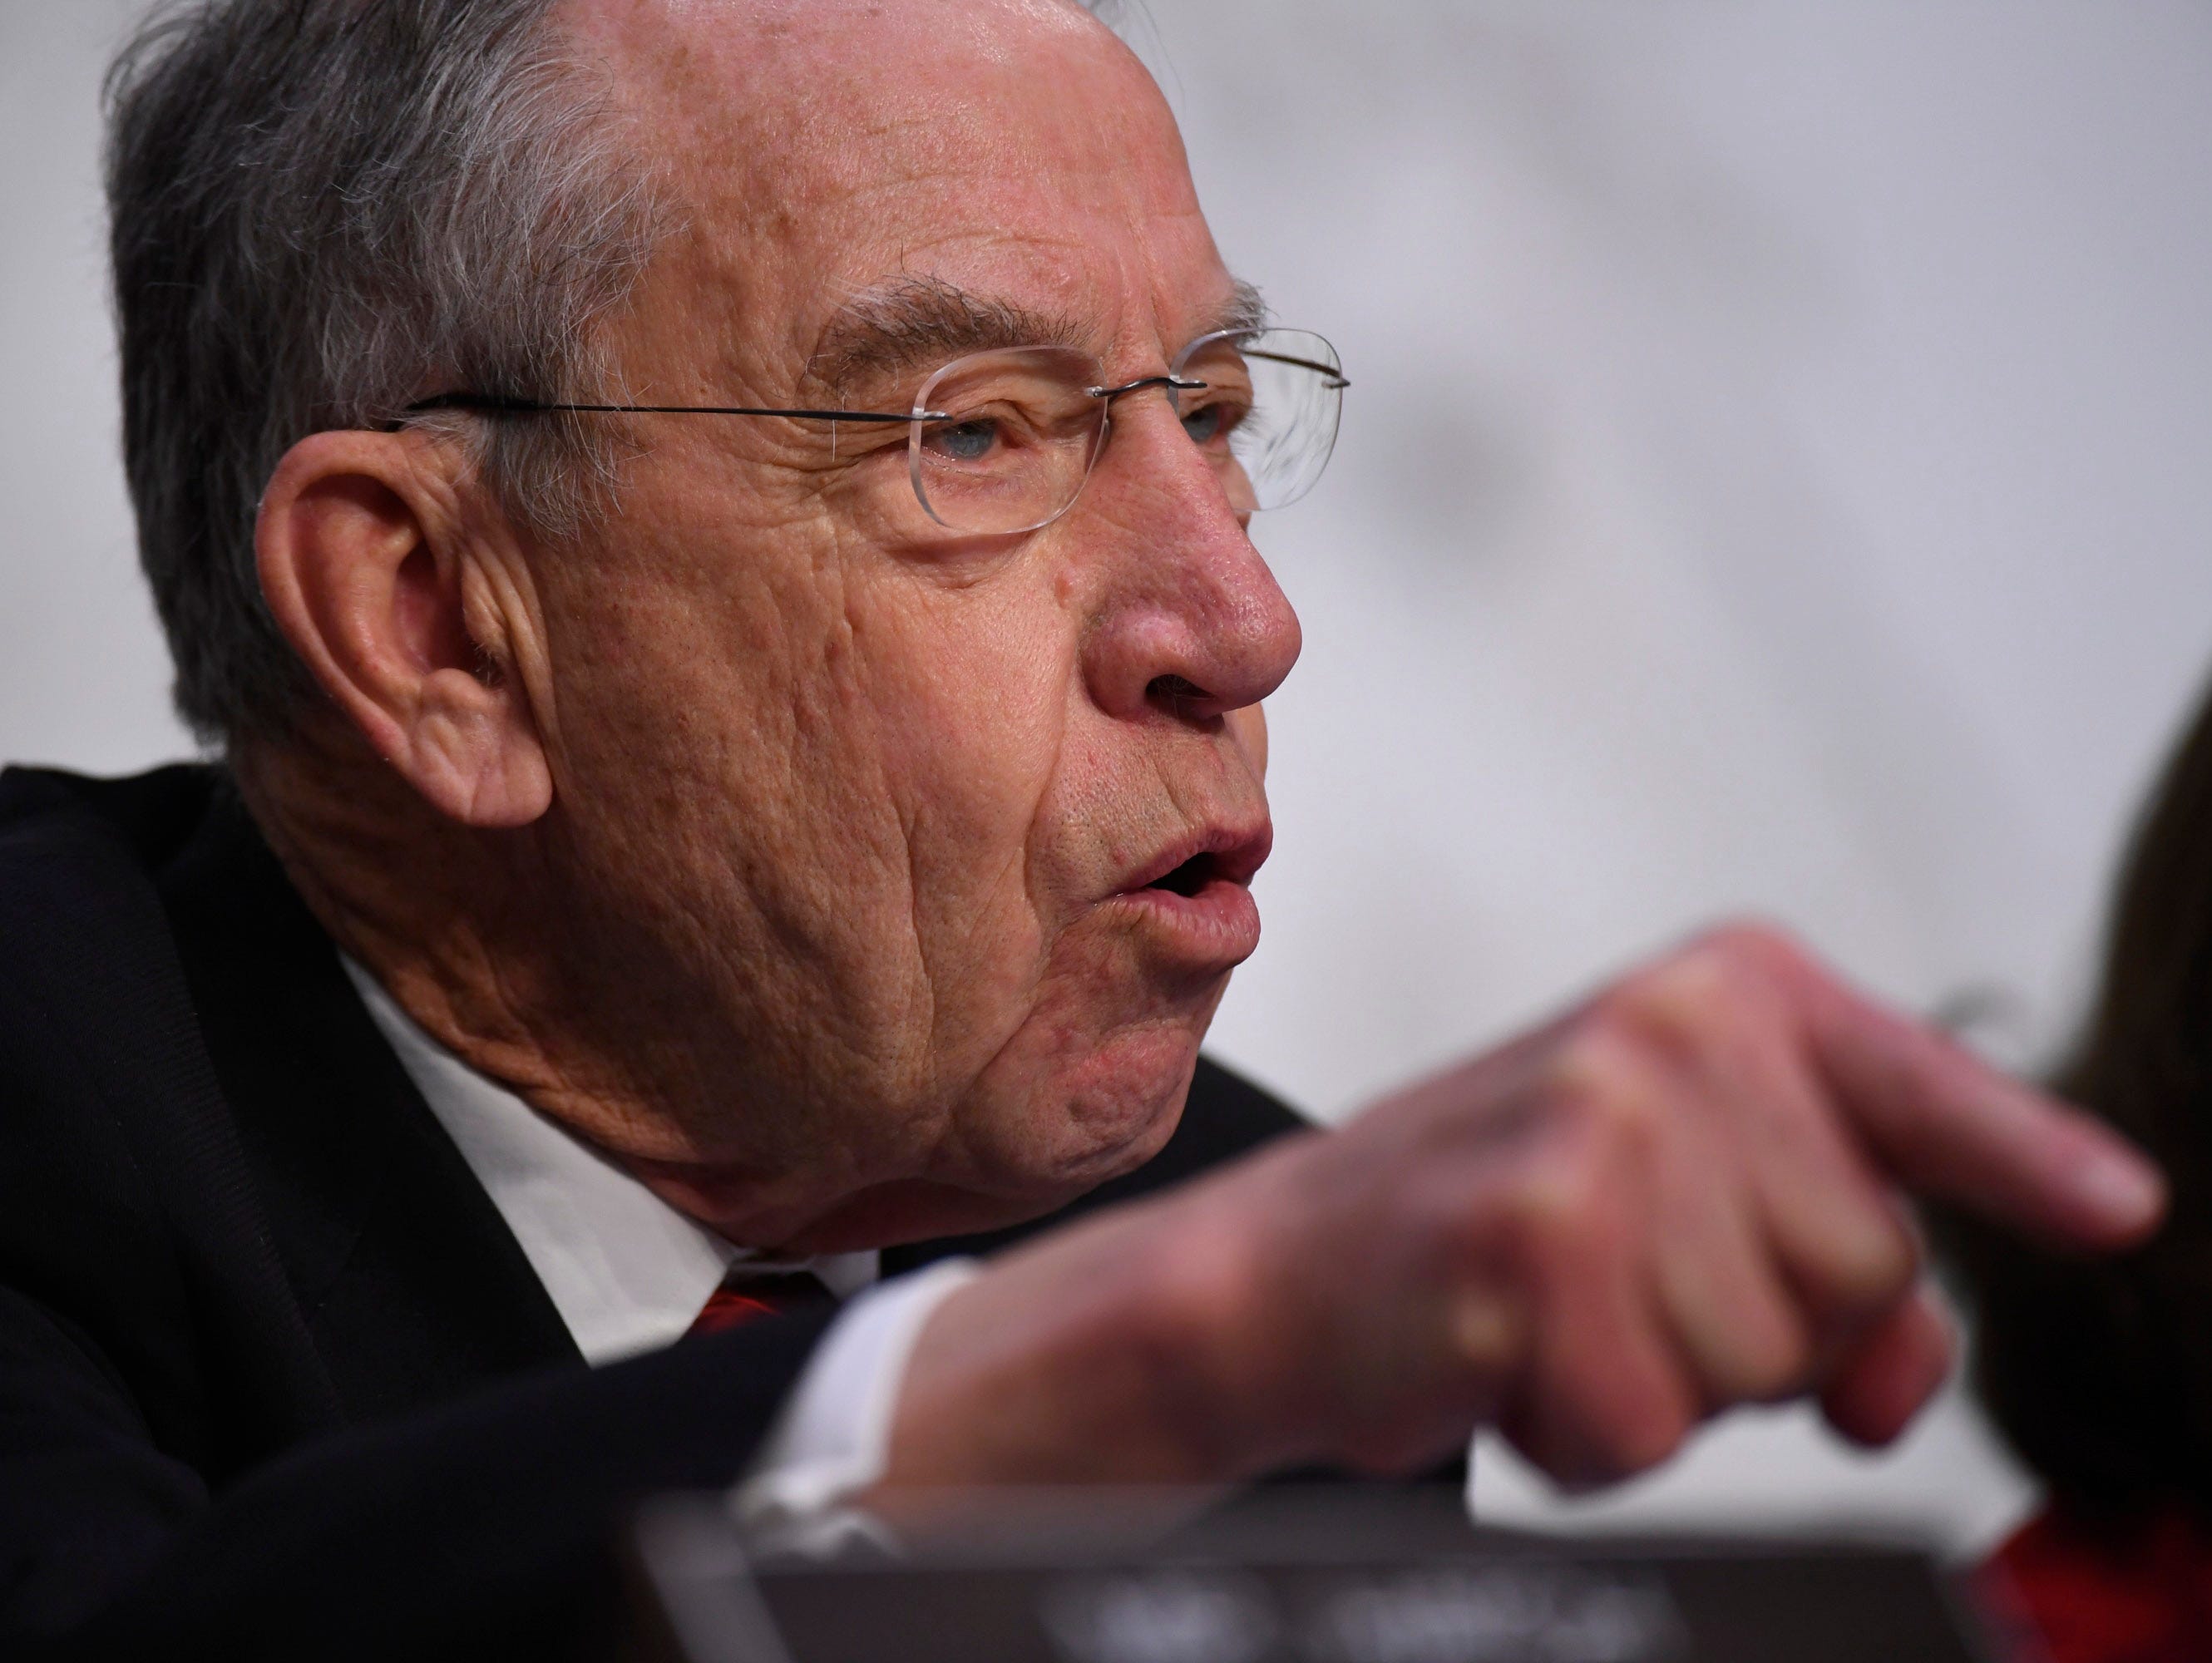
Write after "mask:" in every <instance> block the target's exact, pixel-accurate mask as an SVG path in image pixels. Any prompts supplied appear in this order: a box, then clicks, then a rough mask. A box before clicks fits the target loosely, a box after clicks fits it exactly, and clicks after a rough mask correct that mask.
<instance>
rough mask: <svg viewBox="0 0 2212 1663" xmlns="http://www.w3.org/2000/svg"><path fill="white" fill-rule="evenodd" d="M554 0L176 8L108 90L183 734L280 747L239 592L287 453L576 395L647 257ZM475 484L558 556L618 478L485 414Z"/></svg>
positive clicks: (278, 680)
mask: <svg viewBox="0 0 2212 1663" xmlns="http://www.w3.org/2000/svg"><path fill="white" fill-rule="evenodd" d="M553 3H554V0H197V3H192V4H190V5H189V6H186V7H184V8H183V9H176V8H172V9H167V11H165V12H164V13H162V14H161V15H157V16H156V17H155V19H153V20H151V21H149V22H148V23H147V24H146V25H145V26H144V27H142V28H141V30H140V31H139V32H138V33H137V36H136V37H135V38H134V39H133V40H132V41H131V44H130V45H129V46H127V47H126V48H125V50H124V52H123V53H122V54H121V56H120V57H119V58H118V59H117V61H116V64H115V65H114V67H113V69H112V70H110V72H109V76H108V82H107V107H108V121H109V128H108V149H107V194H108V205H109V210H110V213H111V215H112V225H113V230H112V252H113V258H114V275H115V302H116V310H117V314H118V330H119V332H120V337H121V349H122V380H123V423H124V460H125V470H126V472H127V474H128V476H129V481H130V487H131V499H132V502H133V504H134V506H135V507H136V509H137V519H138V537H139V557H140V560H141V561H142V563H143V566H144V567H145V571H146V575H147V578H148V580H149V582H150V583H151V585H152V586H153V591H154V599H155V607H156V609H157V610H158V611H159V613H160V615H161V625H162V628H163V629H164V631H165V632H166V633H167V637H168V641H169V649H170V652H171V654H172V656H173V659H174V660H175V664H176V685H175V696H176V703H177V708H178V710H179V713H181V714H182V715H183V716H184V718H185V720H186V721H187V722H189V723H190V724H191V725H192V727H193V728H194V730H195V731H197V733H198V734H199V735H200V736H201V737H202V739H203V740H204V741H206V742H209V743H214V742H216V741H220V740H228V741H230V742H232V743H236V742H237V741H239V740H240V739H243V738H248V737H281V736H283V734H284V733H285V732H287V731H289V730H290V728H291V726H292V725H293V724H294V722H295V720H296V718H297V716H298V714H299V713H300V711H301V701H302V700H303V699H305V698H307V697H310V696H312V694H313V683H312V681H311V679H310V678H309V677H308V676H307V672H306V671H305V670H304V668H303V667H302V666H301V664H300V662H299V660H298V659H296V658H295V656H294V654H293V653H292V652H291V650H290V648H289V646H287V645H286V643H285V641H284V640H283V636H282V635H281V634H279V632H278V631H277V629H276V625H275V622H274V621H273V620H272V619H271V618H270V614H269V611H268V608H267V606H266V604H264V601H263V599H262V596H261V587H260V582H259V579H258V574H257V573H256V569H255V563H254V550H253V527H254V519H255V515H256V513H257V511H258V503H259V500H260V496H261V493H262V490H263V489H264V486H265V485H266V483H267V482H268V479H269V476H270V473H271V472H272V471H273V470H274V469H275V467H276V463H277V461H278V460H279V459H280V458H282V457H283V453H284V452H285V451H286V450H288V449H289V447H290V446H292V445H294V444H295V443H296V442H297V441H298V440H301V438H303V437H305V436H306V435H307V434H311V433H314V432H317V431H319V430H322V429H325V428H374V427H379V426H383V425H386V424H389V423H391V422H395V421H397V420H398V419H399V417H400V416H401V415H402V413H403V412H404V410H406V408H407V406H408V405H409V404H410V403H412V402H414V401H415V400H416V399H419V398H423V397H425V396H426V395H428V394H430V393H433V392H436V391H444V390H447V389H448V388H451V387H453V386H464V385H465V386H466V387H468V388H470V389H471V390H475V391H493V392H499V393H504V394H507V395H510V396H514V397H519V398H537V399H542V400H547V401H560V400H574V399H575V398H579V397H580V396H584V395H586V392H587V389H589V388H590V387H591V386H592V385H593V384H595V383H596V382H597V381H598V380H599V377H600V375H601V373H603V371H604V368H605V367H604V366H603V365H602V364H601V363H599V361H598V360H597V358H596V356H595V355H594V353H593V350H592V340H593V335H594V331H593V325H594V324H595V323H596V322H597V321H598V320H599V319H600V318H601V317H603V316H604V315H605V313H607V312H609V311H610V310H611V308H613V307H616V306H617V305H619V304H620V302H621V301H622V300H623V298H624V297H625V296H626V295H627V294H629V291H630V288H631V287H632V285H633V284H634V283H635V280H636V277H637V276H638V274H639V272H640V271H641V270H642V269H643V266H644V264H645V261H646V259H647V256H648V255H649V253H650V252H651V248H652V246H653V234H654V230H655V224H656V207H655V194H654V191H653V181H652V180H651V179H650V178H649V177H648V176H647V174H646V173H643V172H642V171H641V167H640V164H639V161H638V159H637V158H636V157H635V155H633V154H632V153H631V152H630V150H629V148H628V147H627V146H625V145H624V144H623V143H622V136H621V133H620V131H619V129H618V126H617V124H616V122H615V121H614V119H613V112H612V110H611V100H610V99H609V97H608V96H607V94H606V91H605V88H604V87H603V86H600V85H599V84H597V83H595V82H593V80H592V77H591V76H589V75H587V74H586V73H585V71H584V70H583V69H582V68H581V66H580V65H579V64H577V63H576V62H575V60H574V58H572V57H570V56H568V55H567V53H566V50H565V46H564V43H563V42H562V41H561V40H560V39H558V37H557V34H556V31H555V30H554V28H553V27H552V26H551V25H550V22H549V16H548V15H549V14H550V11H551V10H552V9H553ZM439 419H441V420H442V421H445V422H449V423H452V424H453V425H454V426H455V427H456V428H458V429H459V430H460V431H461V432H463V433H464V434H468V435H471V442H473V443H475V444H476V445H477V446H478V449H477V456H476V461H477V466H478V468H479V469H480V470H481V472H482V474H483V477H484V478H485V479H486V481H487V483H489V485H490V486H491V487H492V488H493V489H495V490H496V491H497V492H498V493H499V494H500V495H501V499H502V501H504V503H505V504H506V505H507V507H508V508H509V510H510V511H511V512H513V513H515V514H516V515H517V517H518V519H520V520H521V521H522V522H523V523H525V524H526V525H530V526H532V528H534V529H536V530H538V531H540V532H542V533H544V534H548V535H560V534H562V532H563V531H569V530H573V529H574V527H575V526H576V525H578V524H580V523H581V522H582V521H583V519H585V518H586V517H587V516H588V515H589V514H590V513H592V512H593V511H594V510H595V509H596V508H597V507H600V506H602V505H603V503H604V501H605V487H607V486H608V485H609V484H611V470H612V468H613V465H614V461H615V458H613V457H612V455H611V454H610V453H609V452H606V451H605V449H603V448H602V447H601V446H600V443H599V440H598V439H597V438H596V437H595V436H594V435H593V434H591V433H590V432H588V431H587V430H586V428H583V427H582V426H581V425H580V424H579V423H577V422H575V421H574V418H571V417H552V416H547V417H540V418H534V419H532V420H530V421H527V422H491V423H485V422H473V421H471V420H469V419H468V418H464V417H456V416H447V417H443V418H439Z"/></svg>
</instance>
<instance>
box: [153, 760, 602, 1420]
mask: <svg viewBox="0 0 2212 1663" xmlns="http://www.w3.org/2000/svg"><path fill="white" fill-rule="evenodd" d="M160 883H161V895H162V900H163V903H164V905H165V906H166V907H167V910H168V913H169V917H170V920H171V925H172V927H173V930H174V932H175V934H176V940H177V946H178V951H179V956H180V957H181V959H182V960H183V962H184V967H185V980H186V982H187V985H188V986H190V988H191V996H192V1000H193V1003H194V1004H195V1006H196V1007H197V1013H198V1016H199V1018H200V1025H201V1029H202V1031H203V1033H204V1035H205V1036H206V1041H207V1047H208V1051H209V1054H210V1057H211V1058H212V1059H213V1060H214V1064H215V1070H216V1077H217V1078H218V1079H219V1080H220V1082H221V1083H222V1090H223V1095H224V1096H225V1097H226V1098H227V1099H228V1101H229V1102H230V1105H231V1107H232V1109H233V1111H234V1114H235V1115H236V1118H237V1123H238V1126H239V1132H240V1141H241V1143H242V1144H243V1145H244V1148H245V1151H246V1162H247V1164H248V1167H249V1168H250V1169H251V1170H252V1173H253V1174H254V1177H255V1179H256V1180H257V1182H258V1187H259V1188H260V1189H261V1191H262V1193H263V1195H264V1199H265V1203H266V1206H267V1210H268V1213H269V1217H270V1229H271V1232H272V1234H273V1235H274V1237H275V1240H276V1248H277V1252H278V1254H279V1257H280V1258H281V1259H282V1260H283V1265H284V1269H285V1272H286V1275H287V1277H288V1278H289V1282H290V1284H291V1288H292V1292H293V1295H294V1297H295V1299H296V1300H297V1301H298V1303H299V1306H300V1308H301V1313H302V1314H303V1315H304V1317H305V1319H306V1321H307V1327H308V1331H309V1332H310V1334H311V1335H312V1337H313V1343H314V1344H315V1347H316V1349H317V1350H318V1351H319V1354H320V1355H321V1356H322V1359H323V1362H324V1364H325V1368H326V1369H328V1371H329V1374H330V1376H331V1381H332V1382H333V1385H334V1387H335V1388H336V1390H337V1394H338V1397H339V1399H340V1400H341V1402H342V1404H343V1407H344V1410H345V1412H346V1414H347V1416H348V1417H349V1418H354V1419H361V1418H368V1417H380V1416H383V1415H387V1414H397V1413H402V1412H404V1411H408V1410H410V1409H414V1408H418V1407H423V1406H427V1405H429V1404H432V1403H435V1402H437V1401H440V1400H441V1399H447V1398H451V1397H453V1396H454V1395H455V1394H456V1393H461V1392H465V1391H466V1390H468V1389H470V1388H471V1387H475V1386H477V1385H481V1384H483V1383H484V1382H486V1381H489V1380H491V1379H494V1378H496V1377H497V1376H500V1375H506V1374H510V1373H513V1372H515V1371H517V1370H520V1369H529V1368H533V1367H538V1366H542V1365H545V1364H550V1363H580V1361H581V1359H580V1357H579V1356H578V1354H577V1351H576V1349H575V1346H574V1342H572V1341H571V1340H570V1338H569V1337H568V1330H567V1328H566V1327H565V1326H564V1325H563V1324H562V1320H561V1318H560V1314H559V1313H558V1312H557V1311H556V1310H555V1309H554V1307H553V1304H552V1302H551V1301H550V1299H549V1298H548V1297H547V1296H546V1293H545V1290H544V1287H543V1286H542V1285H541V1284H539V1282H538V1278H537V1276H536V1274H535V1272H532V1269H531V1267H530V1264H529V1261H528V1260H527V1259H525V1258H524V1256H523V1253H522V1250H521V1249H520V1247H518V1246H517V1245H516V1244H515V1241H514V1238H513V1235H511V1234H509V1232H508V1230H507V1226H506V1223H504V1221H502V1220H501V1217H500V1216H499V1213H498V1211H497V1209H496V1208H495V1207H494V1206H493V1205H492V1203H491V1200H490V1198H489V1197H488V1196H487V1195H486V1194H485V1193H484V1192H483V1188H482V1187H481V1186H479V1185H478V1184H477V1180H476V1177H475V1175H474V1174H472V1173H471V1172H470V1170H469V1168H468V1166H467V1163H466V1162H465V1161H463V1160H462V1158H461V1156H460V1153H459V1150H456V1149H455V1148H454V1147H453V1143H452V1141H451V1140H450V1139H449V1138H447V1135H446V1132H445V1131H444V1128H442V1127H441V1126H439V1124H438V1123H437V1120H436V1119H435V1117H434V1116H433V1115H432V1114H431V1113H430V1110H429V1108H428V1106H427V1105H426V1104H425V1103H424V1102H422V1097H421V1096H420V1095H419V1094H418V1093H417V1092H416V1089H415V1087H414V1083H413V1082H411V1081H410V1079H409V1078H408V1077H407V1075H406V1072H405V1071H404V1070H403V1069H402V1068H401V1067H400V1065H399V1062H398V1059H397V1058H396V1057H394V1056H393V1055H392V1051H391V1049H390V1047H387V1046H386V1044H385V1042H384V1041H383V1038H382V1036H381V1035H379V1034H378V1033H377V1031H376V1029H375V1027H374V1024H373V1023H371V1022H370V1020H369V1017H368V1012H367V1011H365V1010H363V1009H362V1004H361V1001H360V999H359V998H358V997H357V996H356V993H355V992H354V990H353V987H352V986H351V984H350V983H349V982H348V981H347V980H346V977H345V974H344V971H343V969H342V968H341V967H340V965H339V963H338V959H337V951H336V950H335V949H334V948H333V947H332V946H331V942H330V940H329V938H328V937H326V936H325V934H324V933H323V932H322V929H321V927H320V926H319V925H317V924H316V922H315V920H314V919H313V915H312V914H310V913H308V911H307V907H306V906H305V905H304V904H303V903H302V902H301V900H300V899H299V897H298V895H296V894H295V892H294V891H293V889H292V887H291V885H290V883H289V882H288V881H287V880H286V878H285V877H284V874H283V869H282V867H281V866H280V865H278V863H277V861H276V858H275V856H274V855H272V854H271V853H270V851H269V849H268V847H267V845H266V844H265V843H264V842H263V841H262V840H261V837H260V835H259V834H258V832H257V831H256V829H255V828H254V826H253V824H252V820H251V818H250V817H249V816H247V815H246V810H245V809H244V806H243V805H242V804H240V801H239V800H238V798H237V796H236V793H235V792H234V789H232V788H230V787H229V786H228V781H227V780H226V781H224V782H223V783H222V785H221V786H218V788H217V790H216V793H215V801H214V804H213V805H212V806H211V807H210V810H209V812H208V814H207V816H206V817H205V819H204V821H203V822H202V824H201V826H200V828H199V829H198V832H197V835H195V836H194V837H193V839H192V840H191V842H190V843H189V844H188V845H187V846H186V847H185V848H184V850H183V851H182V852H181V853H179V855H178V856H177V858H176V859H174V860H173V861H172V862H171V863H170V864H169V865H167V868H166V869H165V870H164V871H162V873H161V879H160Z"/></svg>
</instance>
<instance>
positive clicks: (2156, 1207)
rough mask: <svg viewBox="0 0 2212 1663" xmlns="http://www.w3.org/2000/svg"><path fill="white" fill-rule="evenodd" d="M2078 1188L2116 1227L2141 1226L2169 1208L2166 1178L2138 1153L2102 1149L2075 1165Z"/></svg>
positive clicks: (2076, 1186)
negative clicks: (2102, 1150)
mask: <svg viewBox="0 0 2212 1663" xmlns="http://www.w3.org/2000/svg"><path fill="white" fill-rule="evenodd" d="M2074 1183H2075V1192H2076V1193H2078V1194H2080V1196H2081V1199H2083V1200H2085V1201H2087V1203H2088V1204H2089V1205H2090V1206H2092V1207H2093V1208H2094V1209H2095V1210H2096V1211H2097V1212H2098V1213H2099V1214H2100V1215H2101V1216H2102V1217H2103V1218H2104V1219H2105V1221H2106V1223H2110V1224H2111V1225H2112V1227H2113V1228H2114V1229H2141V1228H2142V1226H2144V1225H2146V1224H2148V1223H2150V1222H2151V1221H2152V1220H2153V1219H2154V1218H2156V1217H2158V1216H2159V1214H2160V1212H2162V1211H2165V1209H2166V1180H2165V1179H2164V1178H2163V1177H2161V1176H2160V1174H2159V1170H2158V1168H2156V1167H2154V1166H2153V1165H2151V1164H2150V1162H2148V1161H2145V1160H2142V1159H2141V1158H2139V1157H2137V1156H2132V1155H2123V1154H2119V1153H2107V1152H2100V1153H2099V1154H2096V1155H2093V1156H2089V1157H2088V1158H2087V1159H2086V1160H2084V1161H2083V1162H2082V1163H2081V1165H2080V1166H2079V1167H2077V1168H2075V1173H2074Z"/></svg>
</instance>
